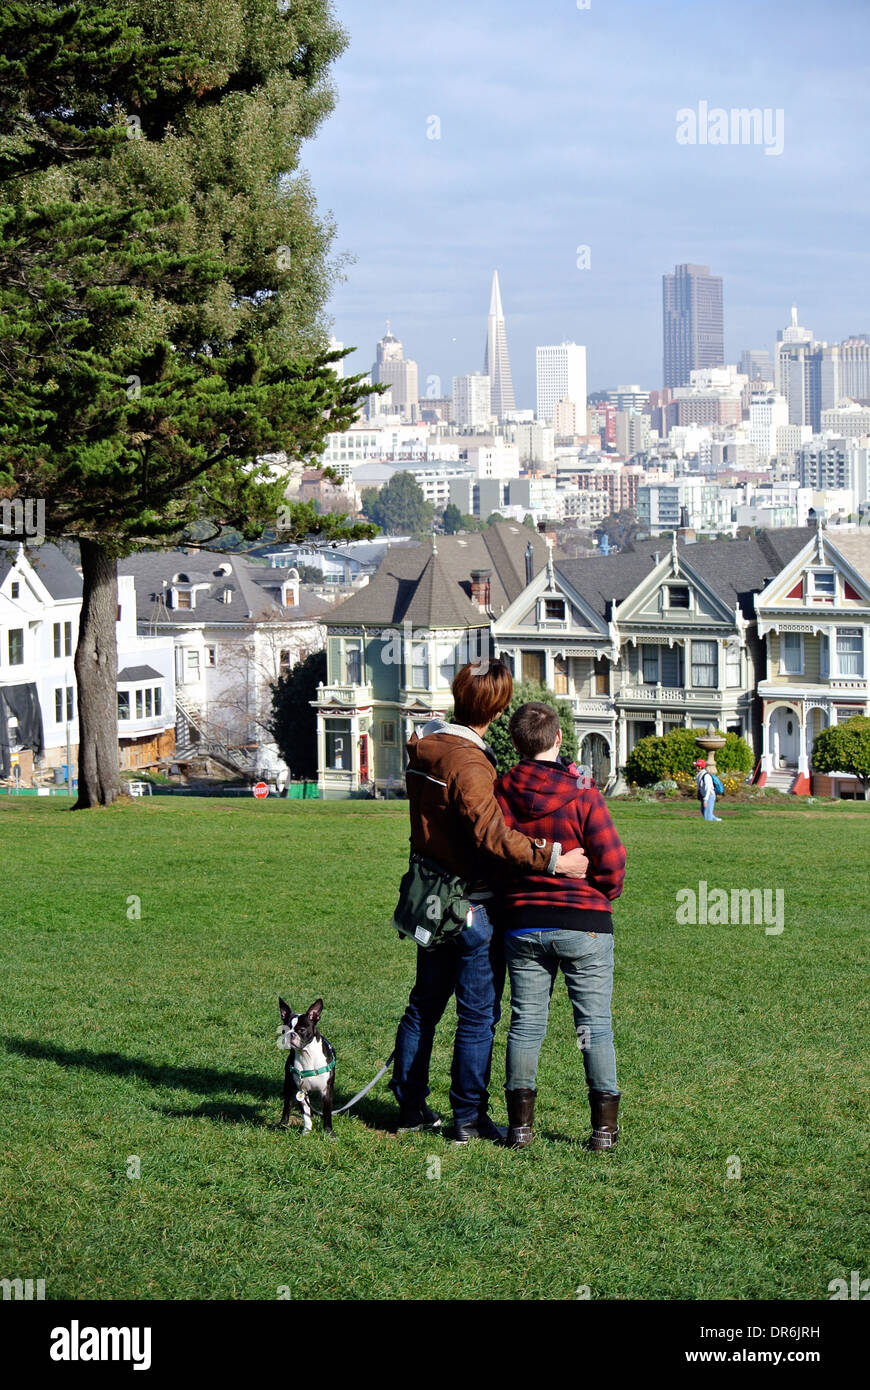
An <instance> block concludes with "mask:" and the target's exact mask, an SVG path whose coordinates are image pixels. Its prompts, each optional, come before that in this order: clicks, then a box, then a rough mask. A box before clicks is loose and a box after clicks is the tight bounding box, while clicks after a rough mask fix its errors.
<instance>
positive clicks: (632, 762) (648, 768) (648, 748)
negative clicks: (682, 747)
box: [625, 734, 670, 787]
mask: <svg viewBox="0 0 870 1390" xmlns="http://www.w3.org/2000/svg"><path fill="white" fill-rule="evenodd" d="M669 770H670V769H669V768H668V763H667V744H666V742H665V740H664V739H663V738H659V736H658V734H650V735H649V736H648V737H647V738H642V739H639V740H638V742H637V743H636V744H635V745H634V747H633V748H632V750H631V752H630V753H629V755H628V762H627V763H626V764H625V776H626V779H627V780H628V781H629V782H635V783H637V785H638V786H639V787H649V786H652V784H653V782H660V781H661V780H662V778H663V777H667V775H668V772H669Z"/></svg>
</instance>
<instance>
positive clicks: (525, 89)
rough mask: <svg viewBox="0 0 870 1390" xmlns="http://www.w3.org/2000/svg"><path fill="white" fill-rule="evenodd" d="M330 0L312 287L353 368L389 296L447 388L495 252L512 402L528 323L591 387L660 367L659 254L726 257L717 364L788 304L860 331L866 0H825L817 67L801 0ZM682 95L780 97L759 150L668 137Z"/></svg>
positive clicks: (724, 99) (777, 321)
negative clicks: (332, 241) (332, 261)
mask: <svg viewBox="0 0 870 1390" xmlns="http://www.w3.org/2000/svg"><path fill="white" fill-rule="evenodd" d="M335 9H336V13H337V16H338V18H339V20H340V21H341V22H342V23H344V24H345V26H346V28H347V29H348V31H349V35H350V40H351V41H350V46H349V48H348V51H347V52H346V54H345V55H344V57H343V58H342V59H341V61H340V62H339V64H338V66H337V70H336V74H335V78H336V89H337V93H338V107H337V109H336V111H335V112H334V114H333V115H332V116H331V117H330V119H329V120H328V121H327V123H326V124H325V126H324V128H323V131H322V133H321V134H320V135H319V137H318V138H317V140H316V141H315V142H313V143H312V145H311V146H309V147H308V149H307V150H306V153H305V156H304V158H305V164H306V166H307V168H308V170H309V172H310V174H311V179H312V184H313V187H314V189H315V192H316V194H317V198H318V202H319V204H320V206H321V208H322V209H323V211H324V212H326V211H328V210H331V211H332V212H333V214H334V216H335V219H336V223H337V227H338V236H337V241H336V251H337V253H339V254H341V253H347V254H348V255H352V256H355V257H356V263H355V264H353V265H349V266H348V267H347V269H346V274H347V277H348V278H347V280H346V282H345V284H343V285H341V286H339V287H338V288H337V289H336V291H335V293H334V295H333V297H332V300H331V303H330V312H331V313H332V315H333V317H334V321H335V331H336V334H337V336H338V337H339V338H340V339H342V340H343V341H344V342H346V343H349V344H354V345H356V346H357V347H358V348H359V350H360V351H359V354H358V355H356V356H355V357H354V358H353V360H352V361H349V363H348V370H365V369H366V368H367V366H368V363H369V362H370V360H371V345H372V344H373V343H374V342H375V341H376V340H377V338H378V337H380V334H381V332H382V325H383V322H384V319H385V318H388V317H389V318H390V319H391V320H392V322H393V323H394V325H396V331H397V332H399V334H400V335H401V336H402V338H403V340H404V342H405V343H406V345H407V350H408V353H409V355H410V356H412V357H414V358H415V359H416V360H417V361H418V362H419V365H420V387H421V393H425V389H426V382H427V379H428V378H430V377H432V376H438V377H440V378H441V382H442V387H443V390H444V392H445V394H446V393H448V392H449V389H450V382H451V380H452V377H453V376H454V375H465V374H467V373H469V372H472V371H475V370H479V368H480V323H481V320H482V319H484V320H485V316H486V308H487V298H488V288H489V284H490V280H491V276H492V272H493V269H494V268H498V270H499V275H500V280H501V291H502V295H503V298H504V302H505V305H506V307H507V326H508V335H509V341H510V353H511V366H512V371H513V379H514V387H515V393H516V398H517V405H518V407H520V408H523V407H525V408H528V407H530V406H532V405H533V404H534V399H535V383H534V374H535V348H536V346H538V345H540V344H542V343H554V342H555V343H558V342H561V341H563V340H568V341H570V340H573V341H575V342H577V343H580V344H584V345H585V346H586V347H587V350H588V360H589V387H590V390H591V391H596V390H600V389H602V388H604V387H608V386H612V385H615V384H616V383H617V382H619V381H639V382H641V383H642V384H643V385H644V386H646V387H648V388H655V387H658V386H661V385H662V384H663V383H662V381H661V355H662V341H661V276H662V274H663V273H664V272H665V271H667V270H669V269H671V268H672V267H673V266H674V265H675V264H681V263H686V262H691V263H701V264H709V265H711V266H712V267H714V269H715V271H716V273H717V274H718V275H721V276H722V277H723V280H724V285H725V306H724V307H725V330H726V338H725V357H726V360H727V361H728V362H737V361H739V359H740V355H741V353H742V352H743V351H744V350H746V349H766V350H768V351H772V350H773V348H774V345H775V339H776V332H777V330H778V329H779V328H780V327H781V326H782V324H783V323H784V322H787V319H788V311H789V309H790V306H791V305H792V304H793V303H794V302H795V301H797V302H798V303H799V304H800V306H801V313H802V317H803V318H804V319H805V320H806V321H807V322H809V323H812V324H813V327H814V330H815V333H816V337H817V338H818V339H821V340H827V341H829V342H831V341H840V340H842V339H844V338H846V337H848V336H850V335H852V334H855V333H859V332H861V331H863V330H864V329H866V327H867V325H868V320H870V304H868V299H870V292H868V291H870V274H868V252H867V251H866V249H864V248H865V246H866V242H867V238H866V237H864V236H862V235H861V232H862V230H863V224H865V223H866V222H867V220H868V217H867V213H868V192H867V188H866V182H867V181H866V179H864V178H862V175H863V174H864V173H865V171H866V168H867V163H868V155H867V151H866V148H865V146H864V142H863V140H862V137H861V129H862V125H863V123H864V117H865V115H866V111H867V106H868V94H867V92H866V90H865V87H866V84H864V83H863V82H862V80H861V71H860V66H861V54H862V53H863V52H865V51H866V40H867V37H868V35H870V12H868V9H867V7H866V6H859V5H856V4H851V3H846V2H845V0H832V4H831V5H830V6H829V7H828V8H827V10H826V27H827V31H828V32H829V33H830V34H831V35H832V36H833V37H834V38H835V39H836V42H832V43H831V44H830V45H829V46H828V48H826V50H825V62H824V63H822V64H820V63H819V61H818V59H819V54H818V10H817V8H816V7H815V6H812V7H811V6H810V5H809V4H805V3H801V0H796V3H794V4H793V5H791V6H790V7H789V11H788V16H787V20H788V22H787V23H786V22H785V20H784V17H783V15H782V12H781V11H778V10H777V9H775V8H774V7H764V6H761V7H759V6H757V5H751V4H749V3H747V2H746V0H735V3H734V4H733V5H731V6H729V7H728V9H727V11H725V10H719V9H716V8H714V7H709V8H708V7H704V8H703V9H699V7H698V6H697V5H690V4H686V3H670V4H669V5H668V6H667V7H666V8H665V9H664V10H663V9H662V8H661V7H651V6H649V5H644V4H638V3H635V2H634V0H624V3H616V0H613V2H612V3H607V4H604V3H601V4H598V3H593V4H592V5H591V7H590V8H589V9H588V10H578V9H577V8H576V6H575V5H574V4H573V3H567V0H566V3H564V4H562V3H559V4H554V5H553V6H552V8H551V9H549V10H548V13H547V16H546V20H545V22H542V21H541V18H540V16H537V15H533V14H531V13H530V12H529V11H528V8H527V7H526V6H521V5H520V4H519V3H516V0H504V3H499V4H498V6H496V5H495V4H494V3H493V0H481V3H480V4H479V5H478V6H476V7H475V8H474V10H473V12H469V9H468V7H467V6H461V5H459V4H457V3H455V0H445V3H444V4H442V5H440V6H439V7H437V9H436V10H434V11H432V13H431V14H427V15H426V19H425V24H424V23H423V22H422V20H421V17H420V15H419V13H417V14H415V13H414V12H402V11H399V12H397V11H395V10H393V9H389V10H388V9H387V8H386V7H384V6H379V5H377V4H375V5H374V6H372V5H370V4H366V5H363V4H362V3H361V0H336V5H335ZM663 20H667V23H663ZM424 38H425V42H423V41H422V40H423V39H424ZM579 78H582V80H578V79H579ZM702 101H706V102H708V104H709V106H710V107H711V109H712V108H714V107H716V106H719V105H721V106H722V107H726V108H735V107H742V106H745V107H749V108H756V107H757V108H761V109H764V110H767V109H770V110H772V111H778V110H782V111H783V112H784V117H783V121H784V125H783V129H784V140H783V148H782V153H781V154H779V155H777V156H776V157H774V158H768V157H767V152H766V151H765V149H763V148H759V147H737V146H734V145H731V146H728V147H725V148H717V147H716V146H715V145H711V144H708V145H706V146H702V145H700V144H699V145H697V146H695V147H692V146H686V145H683V144H680V143H678V141H677V138H676V124H675V118H676V115H677V112H678V111H679V110H680V109H681V108H692V107H697V106H699V105H700V103H701V102H702ZM430 136H431V137H437V138H430ZM390 170H394V171H395V176H396V182H395V187H394V188H392V187H391V184H390ZM846 192H847V193H848V200H849V213H848V217H847V216H845V215H843V212H842V205H843V199H844V197H845V196H846ZM584 248H585V249H584ZM584 258H585V260H584ZM582 264H585V266H586V268H583V269H581V268H579V267H580V265H582Z"/></svg>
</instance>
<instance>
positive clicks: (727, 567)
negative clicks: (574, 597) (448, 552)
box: [558, 526, 811, 619]
mask: <svg viewBox="0 0 870 1390" xmlns="http://www.w3.org/2000/svg"><path fill="white" fill-rule="evenodd" d="M810 534H811V533H810V531H809V530H808V528H807V527H805V526H793V527H784V528H783V529H782V530H778V531H763V532H761V533H760V534H759V535H758V536H755V537H754V538H753V539H751V540H745V541H729V540H718V541H698V542H697V543H696V544H694V545H685V544H684V543H683V542H682V541H680V542H678V554H679V557H680V560H681V561H683V560H684V561H685V564H686V567H687V568H688V569H689V570H693V571H694V572H695V573H696V574H697V575H698V578H699V579H703V580H704V582H705V583H706V584H707V585H709V587H710V589H712V591H713V592H714V593H715V594H716V595H717V596H718V597H719V598H720V599H721V600H722V601H723V602H724V603H725V604H726V605H727V607H728V608H729V609H731V610H733V609H734V608H735V607H738V606H739V607H740V609H741V611H742V613H743V614H744V616H745V617H747V618H751V617H753V616H754V613H755V608H754V604H753V599H752V595H753V594H755V593H758V592H759V591H760V590H761V589H763V588H764V586H765V584H766V583H767V582H768V580H769V579H771V578H772V577H773V575H775V574H777V573H778V572H779V570H781V569H782V568H783V566H784V565H786V564H788V562H789V560H791V559H792V558H793V557H794V556H795V555H796V554H797V553H798V551H799V550H801V549H802V547H803V546H805V545H806V543H807V541H808V540H809V539H810ZM667 554H668V544H667V542H666V541H663V540H662V541H659V542H658V544H656V543H655V542H652V541H647V542H644V544H643V545H641V546H638V548H637V549H636V550H635V551H634V552H628V553H626V554H620V555H601V556H598V557H595V558H592V559H589V560H560V561H559V563H558V569H559V571H560V572H561V573H562V574H564V576H565V578H566V579H567V580H568V581H569V583H571V584H573V586H574V588H575V589H576V590H577V592H578V593H580V594H582V595H583V597H584V598H585V599H586V600H587V602H588V603H590V604H591V605H592V606H593V607H594V608H595V611H596V612H598V613H600V614H601V616H602V617H603V618H608V619H609V618H610V617H611V610H612V608H613V607H615V606H618V605H619V604H620V603H624V602H625V600H626V599H627V598H628V597H629V595H630V594H632V593H633V592H634V590H635V589H637V588H638V587H639V585H641V584H642V583H643V581H644V580H645V579H646V578H647V577H648V575H649V574H650V572H651V571H652V570H653V569H654V568H655V565H656V563H657V561H656V555H658V559H659V561H661V560H663V559H666V558H667Z"/></svg>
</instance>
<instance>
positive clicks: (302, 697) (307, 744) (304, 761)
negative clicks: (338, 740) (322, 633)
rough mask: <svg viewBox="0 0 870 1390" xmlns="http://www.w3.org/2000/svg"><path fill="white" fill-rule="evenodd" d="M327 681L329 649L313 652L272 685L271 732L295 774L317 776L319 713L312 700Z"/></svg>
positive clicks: (296, 775) (295, 775) (298, 775)
mask: <svg viewBox="0 0 870 1390" xmlns="http://www.w3.org/2000/svg"><path fill="white" fill-rule="evenodd" d="M321 681H324V682H325V681H326V652H325V651H319V652H311V653H310V655H309V656H307V657H306V658H305V660H304V661H298V662H297V663H296V665H295V666H294V667H293V669H292V670H291V671H288V672H287V674H286V675H284V676H281V677H280V679H279V680H278V681H277V682H276V683H275V685H274V686H273V687H272V723H271V733H272V737H273V738H274V740H275V742H276V743H277V745H278V751H279V752H280V754H281V757H282V758H283V759H284V761H285V763H286V764H287V766H288V767H289V769H290V771H291V773H292V775H293V776H294V777H311V778H314V777H316V776H317V713H316V711H315V710H314V709H312V706H311V701H312V700H316V699H317V687H318V685H319V684H320V682H321Z"/></svg>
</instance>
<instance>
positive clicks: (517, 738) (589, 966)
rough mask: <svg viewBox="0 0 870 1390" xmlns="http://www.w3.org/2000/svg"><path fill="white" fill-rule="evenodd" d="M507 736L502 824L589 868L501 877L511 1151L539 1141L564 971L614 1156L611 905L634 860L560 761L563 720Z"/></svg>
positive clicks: (601, 1131)
mask: <svg viewBox="0 0 870 1390" xmlns="http://www.w3.org/2000/svg"><path fill="white" fill-rule="evenodd" d="M510 733H511V738H512V739H513V742H514V746H515V748H516V750H517V752H518V753H519V754H520V757H521V761H520V762H519V763H517V765H516V766H515V767H513V768H511V770H510V772H506V773H504V774H503V776H502V777H500V778H499V780H498V781H497V782H496V788H495V794H496V798H497V800H498V803H499V805H500V806H501V809H502V813H503V815H504V820H505V824H506V825H509V826H510V827H511V829H513V830H518V831H521V832H522V833H523V834H524V835H530V836H544V837H545V838H546V839H547V840H558V841H560V843H561V844H562V845H563V847H565V848H568V847H571V848H573V847H574V846H582V848H583V849H584V850H585V852H586V855H587V857H588V859H589V868H588V870H587V873H586V877H585V879H575V880H567V879H554V878H553V877H552V876H547V875H546V874H524V875H523V876H522V877H519V876H518V875H516V876H510V877H504V876H503V877H502V878H501V880H500V882H499V884H498V893H497V895H498V908H497V914H496V915H497V920H498V923H499V925H500V926H501V927H502V928H503V931H504V947H505V957H506V960H507V966H508V971H509V972H510V981H511V1025H510V1032H509V1034H508V1045H507V1058H506V1070H507V1079H506V1083H505V1095H506V1098H507V1107H508V1121H509V1125H510V1128H509V1130H508V1137H507V1143H508V1144H509V1145H510V1146H511V1147H512V1148H524V1147H525V1146H526V1145H527V1144H530V1143H531V1141H532V1130H533V1123H534V1114H535V1099H536V1096H537V1091H536V1090H535V1082H536V1079H537V1070H538V1055H539V1053H540V1050H541V1044H542V1043H543V1041H544V1037H545V1035H546V1031H547V1015H548V1012H549V1007H550V997H551V995H552V992H553V986H554V984H555V982H556V976H557V975H558V973H559V970H560V968H561V970H562V973H563V975H564V976H565V984H566V985H567V987H568V995H569V998H570V1000H571V1005H572V1008H573V1010H574V1023H575V1026H576V1029H577V1039H578V1044H579V1046H580V1048H581V1049H582V1052H583V1063H584V1066H585V1069H586V1082H587V1086H588V1090H589V1108H590V1113H591V1118H592V1134H591V1136H590V1138H589V1139H588V1140H587V1141H586V1147H587V1148H590V1149H596V1150H600V1149H610V1148H612V1147H613V1145H614V1144H615V1143H616V1141H617V1137H618V1135H619V1126H618V1124H617V1112H618V1110H619V1099H620V1090H619V1086H618V1084H617V1080H616V1054H615V1053H614V1050H613V1026H612V1022H611V1016H610V1000H611V995H612V993H613V917H612V915H611V907H610V905H611V902H612V901H613V899H614V898H618V897H619V895H620V893H621V892H622V886H623V882H624V879H625V849H624V847H623V845H622V842H621V840H620V838H619V836H618V835H617V833H616V827H615V826H614V824H613V821H612V820H611V818H610V812H609V811H608V809H607V807H606V805H605V804H604V798H603V797H602V795H601V793H600V792H599V791H598V790H597V789H596V788H595V787H591V788H586V787H584V786H583V782H582V779H581V778H580V777H579V776H578V773H577V769H576V767H574V765H573V764H571V765H570V766H568V767H566V766H565V763H564V761H562V760H560V758H559V749H560V747H561V743H562V730H561V728H560V726H559V715H558V712H557V711H556V710H555V709H553V707H552V706H551V705H545V704H541V703H539V702H538V701H534V700H533V701H530V702H529V703H528V704H525V705H522V706H521V707H520V708H519V709H518V710H516V711H515V713H514V715H513V717H512V718H511V721H510Z"/></svg>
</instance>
